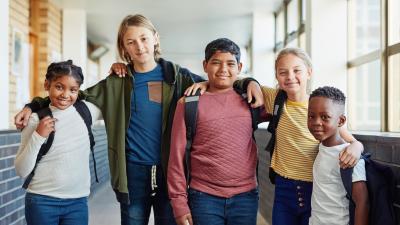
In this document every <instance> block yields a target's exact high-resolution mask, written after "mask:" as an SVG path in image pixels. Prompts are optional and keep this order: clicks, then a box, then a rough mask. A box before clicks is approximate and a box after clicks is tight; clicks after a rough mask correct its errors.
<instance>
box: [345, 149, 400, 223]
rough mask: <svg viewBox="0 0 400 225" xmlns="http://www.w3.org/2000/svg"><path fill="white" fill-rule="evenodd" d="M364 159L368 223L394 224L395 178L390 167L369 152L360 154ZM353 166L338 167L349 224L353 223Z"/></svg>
mask: <svg viewBox="0 0 400 225" xmlns="http://www.w3.org/2000/svg"><path fill="white" fill-rule="evenodd" d="M361 158H362V159H364V161H365V173H366V178H367V181H366V184H367V188H368V198H369V213H368V217H369V224H370V225H380V224H384V225H396V224H397V222H396V215H395V211H394V206H393V204H394V199H395V194H394V193H395V185H396V182H395V179H394V174H393V171H392V170H391V169H390V167H388V166H386V165H383V164H380V163H378V162H376V161H374V160H372V159H371V155H370V154H369V153H367V154H364V155H362V156H361ZM352 174H353V168H347V169H342V168H341V169H340V176H341V178H342V181H343V186H344V188H345V189H346V198H348V199H349V215H350V223H349V224H350V225H353V224H354V210H355V203H354V201H353V200H352V197H351V194H352V185H353V181H352Z"/></svg>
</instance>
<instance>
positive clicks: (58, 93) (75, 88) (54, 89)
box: [44, 75, 80, 109]
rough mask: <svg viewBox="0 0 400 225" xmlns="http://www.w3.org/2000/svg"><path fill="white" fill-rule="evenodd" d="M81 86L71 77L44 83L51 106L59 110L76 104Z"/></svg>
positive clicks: (62, 77)
mask: <svg viewBox="0 0 400 225" xmlns="http://www.w3.org/2000/svg"><path fill="white" fill-rule="evenodd" d="M79 86H80V85H79V83H78V82H77V81H76V80H75V78H74V77H72V76H70V75H64V76H60V77H57V78H54V79H53V80H51V81H49V80H46V81H45V83H44V87H45V90H46V91H48V93H49V98H50V101H51V104H52V105H53V106H55V107H57V108H58V109H66V108H68V107H69V106H71V105H73V104H74V103H75V102H76V99H77V98H78V93H79Z"/></svg>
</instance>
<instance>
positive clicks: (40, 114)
mask: <svg viewBox="0 0 400 225" xmlns="http://www.w3.org/2000/svg"><path fill="white" fill-rule="evenodd" d="M36 113H37V114H38V117H39V120H41V119H43V118H44V117H46V116H50V117H53V113H51V110H50V108H49V107H45V108H43V109H40V110H39V111H37V112H36ZM53 140H54V131H53V132H51V133H50V134H49V136H48V137H47V140H46V142H45V143H43V144H42V146H41V147H40V150H39V153H38V155H37V157H36V162H35V166H34V167H33V169H32V171H31V173H30V174H29V175H28V177H27V178H26V179H25V181H24V183H23V185H22V187H23V188H24V189H27V188H28V186H29V183H30V182H31V181H32V178H33V176H34V175H35V169H36V167H37V164H38V163H39V161H40V160H41V159H42V158H43V156H44V155H46V154H47V152H48V151H49V149H50V147H51V145H52V144H53Z"/></svg>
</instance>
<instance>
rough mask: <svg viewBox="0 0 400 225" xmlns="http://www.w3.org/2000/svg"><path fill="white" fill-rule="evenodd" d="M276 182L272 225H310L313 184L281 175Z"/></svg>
mask: <svg viewBox="0 0 400 225" xmlns="http://www.w3.org/2000/svg"><path fill="white" fill-rule="evenodd" d="M275 182H276V183H275V199H274V207H273V210H272V225H288V224H290V225H308V220H309V218H310V216H311V193H312V182H305V181H298V180H292V179H287V178H284V177H281V176H279V175H277V176H276V180H275Z"/></svg>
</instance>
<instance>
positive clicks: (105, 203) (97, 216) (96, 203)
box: [89, 182, 268, 225]
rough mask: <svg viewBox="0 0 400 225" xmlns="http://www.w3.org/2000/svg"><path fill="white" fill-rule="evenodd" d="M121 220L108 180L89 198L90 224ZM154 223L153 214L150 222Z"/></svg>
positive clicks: (115, 224) (113, 224) (116, 224)
mask: <svg viewBox="0 0 400 225" xmlns="http://www.w3.org/2000/svg"><path fill="white" fill-rule="evenodd" d="M257 219H258V220H257V225H268V223H266V222H265V221H264V219H263V218H262V217H261V216H260V215H258V218H257ZM120 222H121V220H120V214H119V203H118V202H117V200H116V198H115V195H114V192H113V190H112V189H111V186H110V184H109V183H108V182H107V183H105V184H104V185H103V186H101V187H100V188H99V189H98V190H96V191H95V192H94V194H93V195H92V196H91V197H90V198H89V225H119V224H120ZM153 223H154V222H153V216H151V217H150V221H149V224H153Z"/></svg>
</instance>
